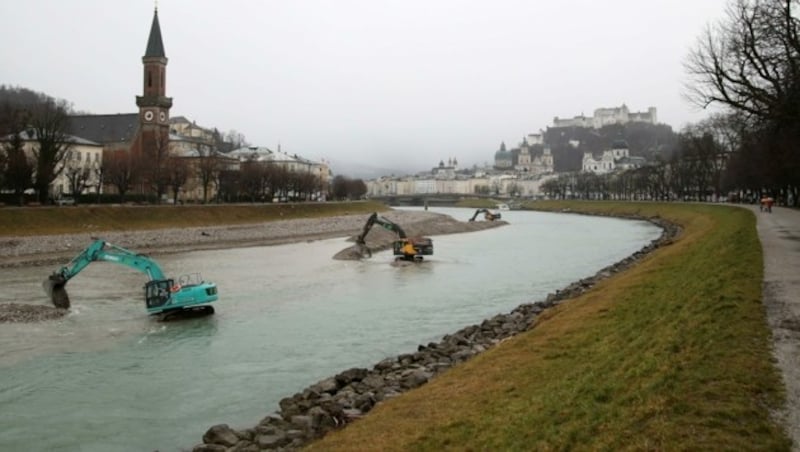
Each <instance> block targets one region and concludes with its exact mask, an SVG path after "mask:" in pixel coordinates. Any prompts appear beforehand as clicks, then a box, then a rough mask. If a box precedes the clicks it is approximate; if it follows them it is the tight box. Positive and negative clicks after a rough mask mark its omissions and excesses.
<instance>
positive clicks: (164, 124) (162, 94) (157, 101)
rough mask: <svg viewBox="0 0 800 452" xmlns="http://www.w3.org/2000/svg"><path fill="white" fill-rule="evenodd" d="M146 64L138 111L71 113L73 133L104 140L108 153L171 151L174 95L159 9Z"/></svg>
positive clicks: (159, 154)
mask: <svg viewBox="0 0 800 452" xmlns="http://www.w3.org/2000/svg"><path fill="white" fill-rule="evenodd" d="M142 64H143V69H144V71H143V77H142V78H143V80H142V95H141V96H136V105H137V107H139V112H138V113H118V114H107V115H74V116H71V117H70V128H69V132H70V134H72V135H75V136H77V137H81V138H84V139H86V140H90V141H93V142H96V143H100V144H101V145H103V151H104V153H108V152H130V153H131V154H132V156H134V157H137V158H143V159H144V161H147V162H153V161H154V160H161V159H163V158H165V157H166V156H167V155H168V153H169V140H170V135H169V132H170V124H169V110H170V108H171V107H172V98H170V97H167V95H166V92H167V56H166V54H165V52H164V42H163V40H162V38H161V26H160V24H159V22H158V9H156V10H155V11H154V13H153V21H152V24H151V25H150V34H149V36H148V39H147V47H146V49H145V53H144V56H143V57H142Z"/></svg>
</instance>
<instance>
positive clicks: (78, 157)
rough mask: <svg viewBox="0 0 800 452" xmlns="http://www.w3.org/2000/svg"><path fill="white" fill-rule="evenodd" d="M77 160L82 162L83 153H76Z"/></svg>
mask: <svg viewBox="0 0 800 452" xmlns="http://www.w3.org/2000/svg"><path fill="white" fill-rule="evenodd" d="M75 160H77V161H79V162H80V161H81V151H78V152H76V153H75Z"/></svg>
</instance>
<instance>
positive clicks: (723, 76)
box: [686, 0, 800, 205]
mask: <svg viewBox="0 0 800 452" xmlns="http://www.w3.org/2000/svg"><path fill="white" fill-rule="evenodd" d="M798 7H800V1H798V0H732V2H731V3H730V4H729V5H728V9H727V13H726V16H725V18H724V19H722V20H721V21H720V22H718V23H717V24H716V25H713V26H710V27H708V29H707V30H706V31H705V32H704V34H703V35H702V37H701V39H700V40H699V42H698V44H697V47H696V48H695V49H694V51H693V52H692V53H691V54H690V55H689V58H688V59H687V62H686V68H687V71H688V73H689V75H690V77H691V81H690V84H689V87H688V96H689V98H690V99H691V100H692V101H693V102H694V103H695V104H697V105H699V106H701V107H704V108H705V107H709V106H711V107H718V108H719V109H720V110H721V114H720V115H718V116H717V117H716V119H715V121H716V124H715V126H714V127H713V128H712V129H713V130H714V131H715V132H712V137H713V138H714V140H715V141H716V142H717V145H718V146H720V147H721V148H722V149H724V150H725V151H727V152H728V157H729V159H727V168H726V171H725V174H724V175H723V176H724V177H725V178H726V179H727V180H726V181H725V183H726V184H728V185H730V186H731V187H737V188H740V189H746V190H751V191H755V192H763V191H766V192H768V193H769V194H770V195H773V196H778V197H781V198H784V199H785V200H788V201H789V202H791V203H792V204H794V205H797V203H798V186H800V146H798V143H800V22H798V13H799V12H800V11H798Z"/></svg>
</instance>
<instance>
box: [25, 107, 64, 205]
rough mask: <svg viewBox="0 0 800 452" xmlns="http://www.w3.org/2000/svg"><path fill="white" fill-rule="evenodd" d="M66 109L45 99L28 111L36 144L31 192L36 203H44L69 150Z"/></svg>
mask: <svg viewBox="0 0 800 452" xmlns="http://www.w3.org/2000/svg"><path fill="white" fill-rule="evenodd" d="M68 111H69V106H68V104H67V103H66V102H65V101H56V100H53V99H45V100H43V101H42V102H40V103H39V104H36V105H34V106H33V107H31V128H30V131H31V132H32V133H31V134H32V135H33V139H34V140H35V141H36V146H35V147H34V150H33V154H34V157H35V159H36V172H35V180H34V188H35V189H36V191H37V194H38V197H39V202H41V203H46V202H47V201H48V197H49V194H50V190H49V188H50V183H51V182H53V180H54V179H55V178H56V177H58V175H59V174H61V171H62V170H63V168H64V166H63V165H62V162H63V160H64V158H65V156H66V155H67V152H68V151H69V150H70V148H71V147H72V142H71V137H69V135H67V129H68V127H69V115H68Z"/></svg>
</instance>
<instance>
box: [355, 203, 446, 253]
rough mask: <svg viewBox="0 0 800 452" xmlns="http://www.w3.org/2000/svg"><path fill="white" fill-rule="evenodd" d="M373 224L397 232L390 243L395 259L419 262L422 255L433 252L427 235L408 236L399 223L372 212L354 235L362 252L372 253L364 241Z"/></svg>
mask: <svg viewBox="0 0 800 452" xmlns="http://www.w3.org/2000/svg"><path fill="white" fill-rule="evenodd" d="M375 224H379V225H381V226H382V227H383V228H384V229H386V230H389V231H392V232H394V233H395V234H397V240H395V241H394V242H393V243H392V252H393V253H394V256H395V259H396V260H404V261H416V262H419V261H421V260H422V259H423V256H429V255H431V254H433V240H431V239H430V238H428V237H408V236H406V232H405V231H404V230H403V228H401V227H400V225H398V224H396V223H394V222H392V221H391V220H389V219H388V218H385V217H382V216H380V215H378V214H377V213H373V214H372V215H370V216H369V218H367V222H366V223H365V224H364V229H363V230H362V231H361V234H359V236H358V237H356V246H358V247H359V248H361V249H362V250H363V253H362V254H367V255H371V254H372V253H371V252H370V251H369V248H367V244H366V241H365V240H364V239H365V238H366V237H367V234H368V233H369V231H370V229H372V226H374V225H375Z"/></svg>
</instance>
